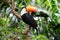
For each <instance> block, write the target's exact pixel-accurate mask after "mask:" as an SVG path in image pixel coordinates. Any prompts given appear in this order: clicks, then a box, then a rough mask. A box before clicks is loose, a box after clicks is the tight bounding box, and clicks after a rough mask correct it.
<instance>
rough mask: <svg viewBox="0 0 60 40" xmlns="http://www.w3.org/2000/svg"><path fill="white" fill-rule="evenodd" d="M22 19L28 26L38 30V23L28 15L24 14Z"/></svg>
mask: <svg viewBox="0 0 60 40" xmlns="http://www.w3.org/2000/svg"><path fill="white" fill-rule="evenodd" d="M21 17H22V20H23V21H24V22H25V23H26V24H28V25H30V27H32V28H35V29H36V28H37V23H36V22H35V20H34V19H33V18H32V17H31V16H30V15H29V14H28V13H25V14H23V15H22V16H21Z"/></svg>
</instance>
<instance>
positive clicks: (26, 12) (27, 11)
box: [20, 5, 43, 30]
mask: <svg viewBox="0 0 60 40" xmlns="http://www.w3.org/2000/svg"><path fill="white" fill-rule="evenodd" d="M36 12H43V11H40V10H38V9H37V8H36V7H34V6H31V5H29V6H26V7H25V8H23V9H22V11H21V13H20V15H21V17H22V20H23V21H24V22H25V23H26V24H28V25H29V26H30V27H32V28H34V29H36V30H37V23H36V21H35V20H34V18H33V17H32V16H31V15H32V14H33V13H36Z"/></svg>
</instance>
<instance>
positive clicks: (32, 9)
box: [26, 5, 37, 13]
mask: <svg viewBox="0 0 60 40" xmlns="http://www.w3.org/2000/svg"><path fill="white" fill-rule="evenodd" d="M26 11H27V12H31V13H32V12H36V11H37V10H36V7H34V6H30V5H29V6H26Z"/></svg>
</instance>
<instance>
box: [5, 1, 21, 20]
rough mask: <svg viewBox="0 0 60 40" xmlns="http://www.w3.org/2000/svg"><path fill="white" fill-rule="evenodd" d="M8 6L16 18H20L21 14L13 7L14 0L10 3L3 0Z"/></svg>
mask: <svg viewBox="0 0 60 40" xmlns="http://www.w3.org/2000/svg"><path fill="white" fill-rule="evenodd" d="M5 2H6V3H7V4H8V5H9V6H10V8H11V9H12V13H13V14H14V15H15V16H16V17H17V18H18V19H20V20H21V19H22V18H21V16H20V15H19V14H18V13H17V12H16V11H15V8H14V0H12V5H11V4H10V3H9V2H8V1H5Z"/></svg>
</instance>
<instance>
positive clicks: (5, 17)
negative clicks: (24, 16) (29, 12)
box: [0, 0, 60, 40]
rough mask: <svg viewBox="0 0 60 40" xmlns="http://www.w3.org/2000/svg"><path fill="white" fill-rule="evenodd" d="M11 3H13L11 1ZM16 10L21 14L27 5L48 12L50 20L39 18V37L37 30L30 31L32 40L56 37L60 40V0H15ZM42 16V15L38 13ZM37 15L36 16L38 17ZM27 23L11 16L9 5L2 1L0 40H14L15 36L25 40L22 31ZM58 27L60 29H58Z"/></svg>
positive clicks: (0, 3)
mask: <svg viewBox="0 0 60 40" xmlns="http://www.w3.org/2000/svg"><path fill="white" fill-rule="evenodd" d="M9 2H10V3H11V1H9ZM14 2H15V10H16V11H17V12H18V13H19V14H20V11H21V9H22V7H25V6H26V5H33V6H36V7H37V8H40V9H42V10H43V11H44V10H45V11H47V12H48V14H49V19H48V20H45V18H44V17H35V18H37V20H36V22H37V24H38V32H39V34H38V36H37V35H36V32H35V30H34V31H33V30H32V29H31V30H30V34H29V35H30V38H31V39H32V40H54V37H55V36H56V35H57V36H56V37H57V38H58V39H56V40H59V38H60V27H58V26H56V25H58V24H59V25H60V0H33V1H32V2H31V1H30V0H15V1H14ZM36 14H41V13H36ZM36 14H35V15H36ZM25 25H26V24H25V23H24V22H23V21H21V20H19V19H18V18H16V16H14V15H13V14H11V8H10V7H9V6H8V4H7V3H5V2H2V0H1V1H0V40H13V38H14V37H15V36H19V37H20V38H21V39H22V40H24V39H25V38H24V36H23V34H22V31H23V30H24V28H25ZM57 27H58V28H57Z"/></svg>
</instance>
